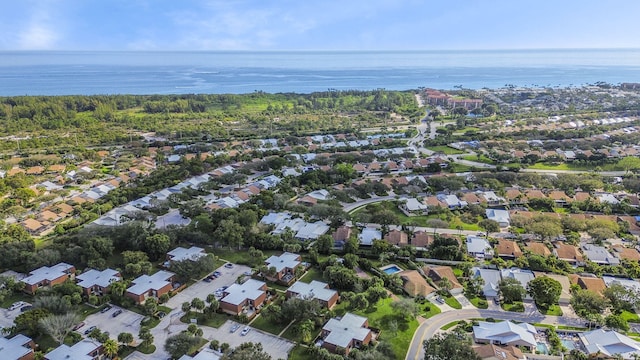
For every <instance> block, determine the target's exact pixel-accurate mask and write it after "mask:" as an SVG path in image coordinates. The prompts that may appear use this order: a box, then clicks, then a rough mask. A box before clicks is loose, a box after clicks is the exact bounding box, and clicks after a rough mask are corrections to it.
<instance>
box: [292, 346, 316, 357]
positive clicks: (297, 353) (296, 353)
mask: <svg viewBox="0 0 640 360" xmlns="http://www.w3.org/2000/svg"><path fill="white" fill-rule="evenodd" d="M307 349H308V348H306V347H304V346H300V345H298V346H296V347H294V348H293V349H291V352H290V353H289V360H314V357H313V356H311V354H309V353H308V352H307Z"/></svg>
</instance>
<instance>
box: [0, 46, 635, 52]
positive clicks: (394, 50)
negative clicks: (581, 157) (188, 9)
mask: <svg viewBox="0 0 640 360" xmlns="http://www.w3.org/2000/svg"><path fill="white" fill-rule="evenodd" d="M589 50H640V47H592V48H591V47H575V48H571V47H567V48H556V47H553V48H543V47H540V48H493V49H477V48H476V49H474V48H469V49H272V50H268V49H259V50H250V49H217V50H195V49H164V50H160V49H111V50H107V49H0V53H29V52H49V53H53V52H96V53H99V52H102V53H109V52H112V53H115V52H147V53H162V52H191V53H207V52H230V53H233V52H236V53H286V52H298V53H303V52H308V53H317V52H335V53H346V52H380V53H384V52H389V53H392V52H467V51H473V52H500V51H589Z"/></svg>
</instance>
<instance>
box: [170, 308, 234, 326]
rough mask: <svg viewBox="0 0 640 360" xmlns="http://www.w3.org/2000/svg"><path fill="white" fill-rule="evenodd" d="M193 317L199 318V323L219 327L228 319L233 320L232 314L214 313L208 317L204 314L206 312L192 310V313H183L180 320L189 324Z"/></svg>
mask: <svg viewBox="0 0 640 360" xmlns="http://www.w3.org/2000/svg"><path fill="white" fill-rule="evenodd" d="M191 319H197V320H198V325H204V326H209V327H213V328H216V329H217V328H219V327H220V325H222V324H224V323H225V322H226V321H227V320H231V319H233V318H232V317H231V315H227V314H220V313H215V314H213V317H212V318H210V319H208V318H206V317H205V316H204V314H200V313H193V312H191V313H190V314H185V315H183V316H182V317H181V318H180V321H182V322H183V323H185V324H189V323H190V322H191Z"/></svg>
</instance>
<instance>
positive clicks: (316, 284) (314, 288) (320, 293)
mask: <svg viewBox="0 0 640 360" xmlns="http://www.w3.org/2000/svg"><path fill="white" fill-rule="evenodd" d="M328 286H329V285H328V284H327V283H323V282H322V281H317V280H313V281H312V282H311V283H309V284H307V283H304V282H302V281H296V282H295V283H294V284H293V285H291V286H290V287H289V289H288V291H290V292H292V293H294V294H297V295H298V296H300V297H304V298H312V299H318V300H322V301H327V302H328V301H329V300H331V298H332V297H334V296H335V295H336V294H337V293H338V292H337V291H335V290H331V289H329V288H328Z"/></svg>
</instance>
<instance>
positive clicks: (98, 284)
mask: <svg viewBox="0 0 640 360" xmlns="http://www.w3.org/2000/svg"><path fill="white" fill-rule="evenodd" d="M76 280H77V281H78V285H79V286H80V287H82V292H83V293H84V294H85V295H87V296H89V295H98V296H100V295H104V294H106V293H108V292H109V285H111V283H114V282H116V281H121V280H122V275H121V274H120V272H119V271H117V270H113V269H104V270H102V271H98V270H94V269H91V270H89V271H85V272H83V273H82V274H80V275H78V276H76Z"/></svg>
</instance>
